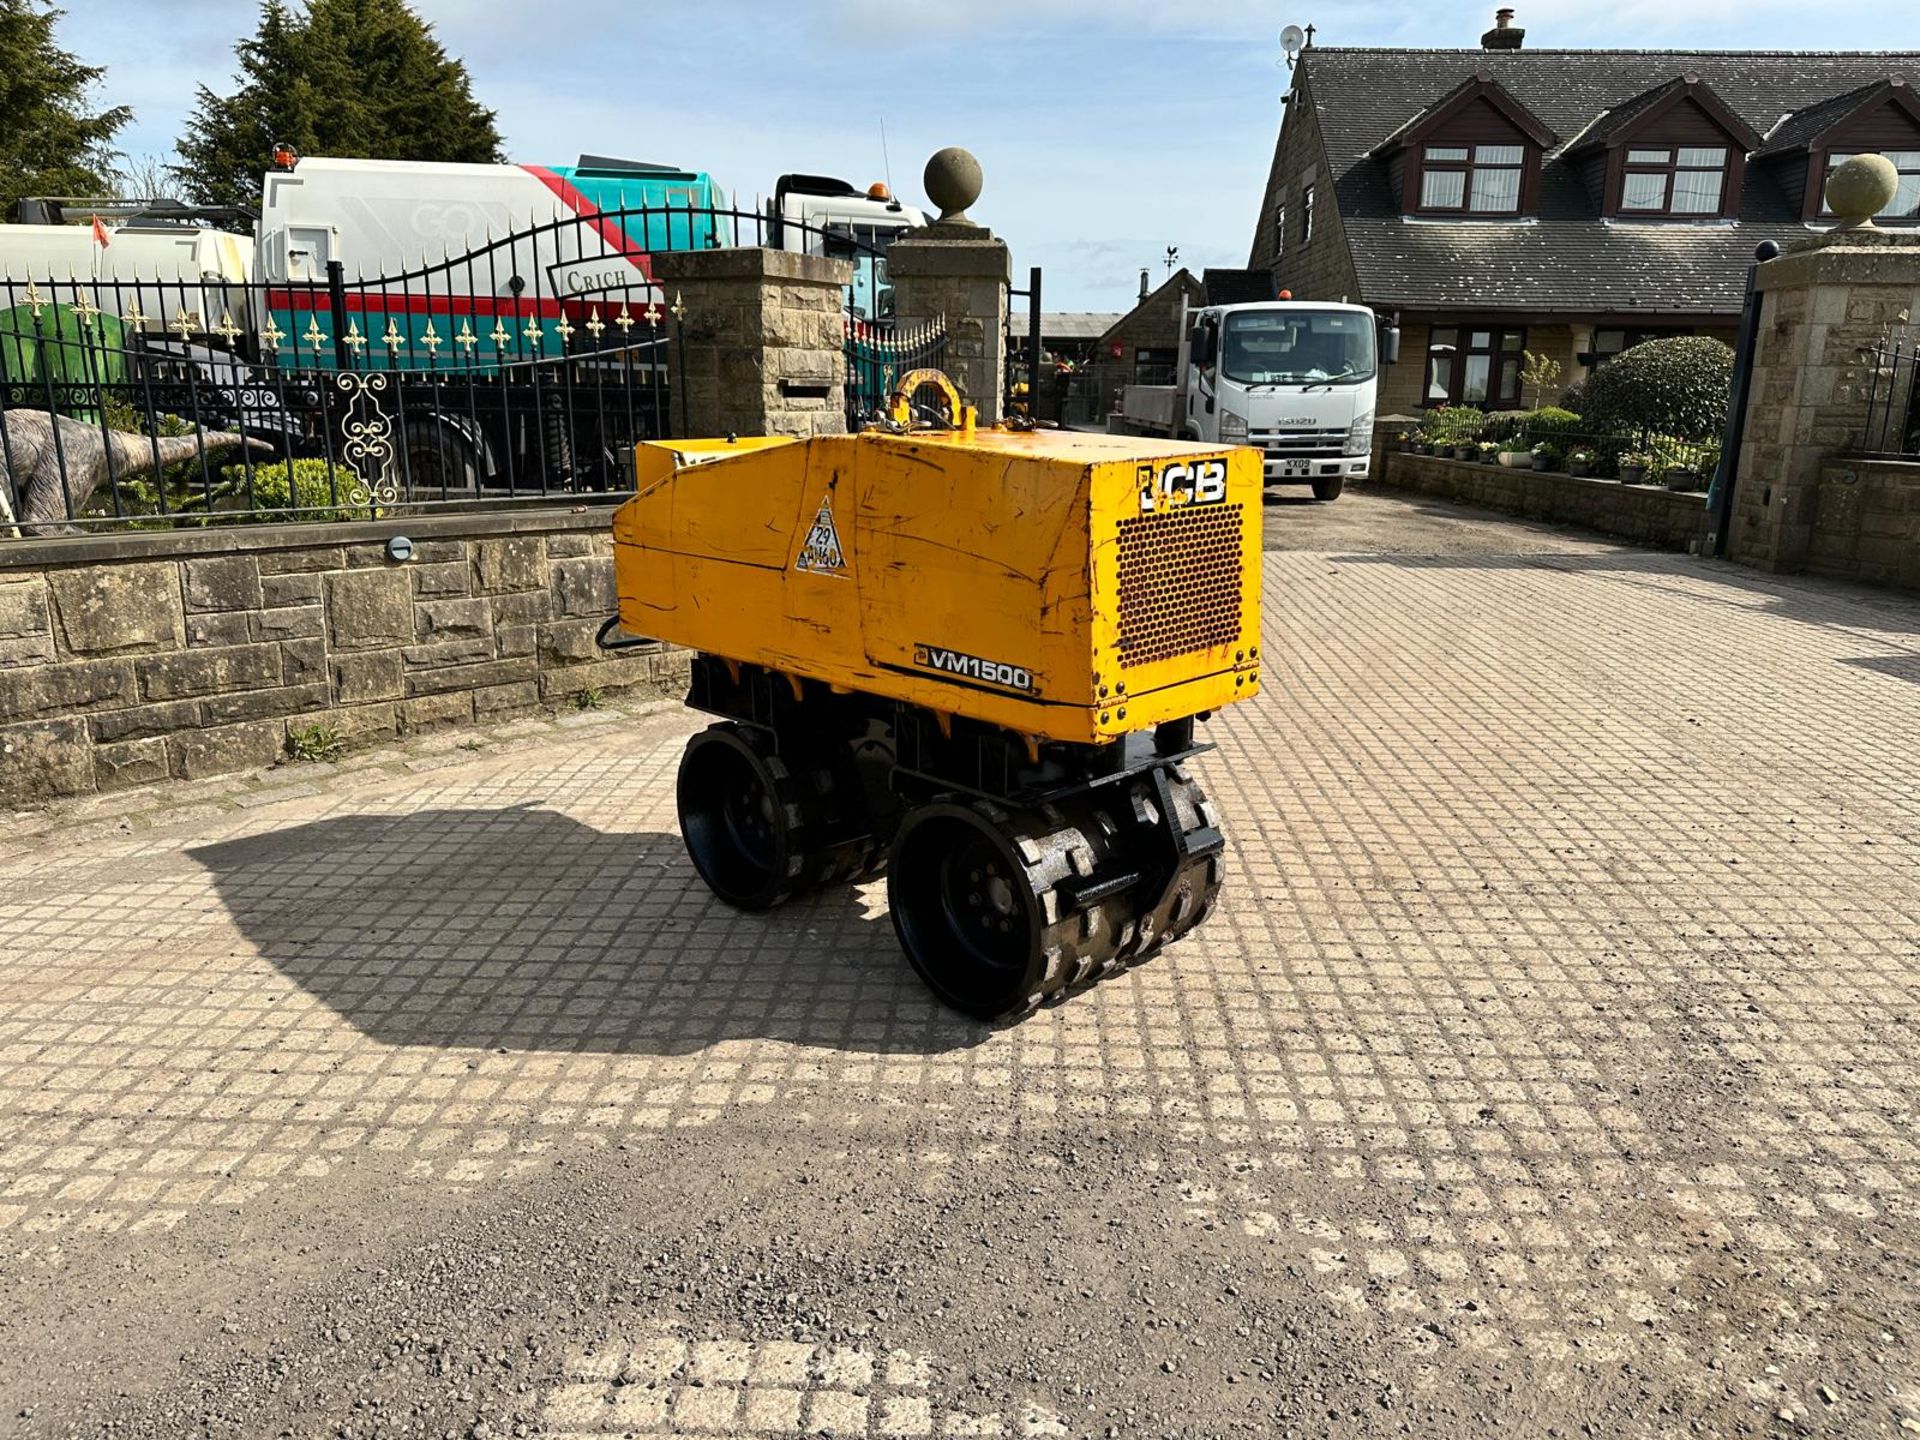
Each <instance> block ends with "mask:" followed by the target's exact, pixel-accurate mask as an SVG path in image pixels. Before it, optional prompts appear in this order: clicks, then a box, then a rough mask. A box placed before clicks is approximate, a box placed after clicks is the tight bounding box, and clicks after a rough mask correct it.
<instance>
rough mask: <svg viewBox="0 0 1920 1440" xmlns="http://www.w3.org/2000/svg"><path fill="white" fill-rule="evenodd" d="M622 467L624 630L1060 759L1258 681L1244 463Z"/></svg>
mask: <svg viewBox="0 0 1920 1440" xmlns="http://www.w3.org/2000/svg"><path fill="white" fill-rule="evenodd" d="M635 470H636V480H637V486H638V493H637V494H636V495H635V496H634V498H633V499H631V500H629V501H627V502H626V504H624V505H622V506H621V507H620V509H619V510H618V511H617V512H616V513H615V515H614V521H613V536H614V544H615V550H614V556H615V565H616V569H617V575H618V584H619V591H620V622H621V626H622V628H623V629H625V630H626V631H628V632H629V633H631V634H635V635H649V636H653V637H655V638H658V639H662V640H669V641H673V642H675V643H677V644H680V645H685V646H690V647H692V648H694V649H697V650H702V651H705V652H706V653H708V654H711V655H716V656H720V657H722V658H724V659H728V660H734V661H744V662H751V663H754V664H758V665H763V666H767V667H769V668H771V669H775V670H781V671H785V672H788V673H790V674H792V675H796V676H801V677H804V678H807V679H812V680H818V681H822V682H825V683H826V684H828V685H832V686H836V687H840V688H842V689H847V690H862V691H867V692H870V693H872V694H876V695H882V696H886V697H889V698H892V699H897V700H903V701H907V702H910V703H912V704H916V705H923V706H926V707H928V708H930V709H933V710H936V711H942V712H945V713H948V714H953V715H961V716H967V717H969V718H972V719H976V720H981V721H984V722H987V723H990V724H995V725H1001V726H1005V727H1007V728H1009V729H1011V730H1015V731H1018V732H1020V733H1022V734H1025V735H1029V736H1034V737H1037V738H1040V739H1045V740H1054V741H1070V742H1078V743H1082V744H1087V743H1099V742H1102V741H1106V740H1111V739H1115V738H1117V737H1119V736H1121V735H1124V734H1126V733H1128V732H1130V731H1135V730H1143V729H1149V728H1151V727H1153V726H1155V725H1158V724H1160V723H1161V722H1163V721H1168V720H1177V719H1182V718H1184V717H1186V716H1189V715H1194V714H1197V713H1199V712H1201V711H1206V710H1214V709H1218V708H1219V707H1220V706H1222V705H1225V704H1228V703H1230V702H1232V701H1234V700H1242V699H1245V698H1247V697H1248V696H1249V695H1251V694H1253V693H1255V691H1256V690H1257V687H1258V685H1259V683H1260V673H1259V672H1260V654H1259V645H1260V616H1259V608H1260V605H1259V602H1260V520H1261V486H1262V473H1261V460H1260V456H1259V455H1258V453H1257V452H1255V451H1253V450H1248V449H1244V448H1240V449H1221V448H1218V447H1208V446H1204V445H1193V444H1186V443H1183V442H1178V441H1155V440H1142V439H1138V438H1133V437H1123V436H1108V435H1088V434H1080V433H1076V432H1072V431H1060V430H1034V431H1006V430H980V431H973V432H963V431H954V432H932V433H917V434H910V435H895V434H887V433H882V432H868V433H866V434H862V435H849V436H820V437H816V438H813V439H810V440H793V439H782V438H768V439H746V440H738V441H728V440H697V441H661V442H656V443H651V444H646V445H642V446H640V447H639V448H638V450H637V451H636V455H635Z"/></svg>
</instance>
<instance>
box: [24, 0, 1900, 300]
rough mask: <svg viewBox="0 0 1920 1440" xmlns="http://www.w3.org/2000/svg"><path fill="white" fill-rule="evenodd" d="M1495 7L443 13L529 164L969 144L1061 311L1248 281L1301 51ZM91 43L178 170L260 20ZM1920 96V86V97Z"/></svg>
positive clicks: (69, 35) (1221, 1) (83, 35)
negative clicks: (1169, 260)
mask: <svg viewBox="0 0 1920 1440" xmlns="http://www.w3.org/2000/svg"><path fill="white" fill-rule="evenodd" d="M1495 3H1496V0H1477V3H1471V4H1463V3H1455V0H1444V3H1439V4H1386V3H1371V0H1346V3H1343V4H1340V5H1338V6H1334V5H1323V6H1320V7H1318V9H1317V13H1316V7H1315V5H1314V4H1313V3H1312V0H1281V3H1280V4H1279V5H1278V6H1274V5H1269V4H1258V5H1256V4H1251V3H1242V0H1214V3H1211V4H1195V3H1193V0H1187V3H1186V4H1182V3H1180V0H787V3H778V4H761V3H748V0H699V3H685V0H678V3H676V0H651V3H627V4H621V3H614V0H557V3H547V4H534V3H529V0H458V3H457V0H425V3H420V4H418V5H417V6H416V8H417V9H418V10H419V11H420V12H421V13H422V14H423V15H424V16H426V17H427V18H428V19H429V20H431V21H432V22H433V23H434V25H435V26H436V28H437V29H438V32H439V34H440V37H441V40H442V41H443V43H445V44H446V46H447V48H448V49H449V50H450V51H452V52H454V53H455V54H458V55H461V56H463V57H464V58H465V59H466V61H467V64H468V66H469V67H470V68H471V70H472V72H473V76H474V83H475V88H476V91H477V92H478V94H479V96H480V97H481V99H482V100H483V101H484V102H485V103H486V104H488V105H491V106H492V107H493V108H494V109H496V110H497V111H498V112H499V116H500V120H499V123H500V129H501V131H502V133H503V134H504V135H505V136H506V141H507V148H508V153H509V154H510V155H511V157H512V158H513V159H515V160H522V161H531V162H545V163H553V162H557V161H559V162H563V161H567V160H570V159H572V158H573V157H574V156H576V155H578V154H579V153H580V152H581V151H593V152H597V153H602V154H616V155H625V156H628V157H629V158H633V159H641V160H655V161H661V162H666V163H671V164H676V165H683V166H687V167H690V168H694V169H703V170H707V171H709V172H711V173H712V174H713V175H714V177H715V178H716V179H717V180H719V181H720V183H721V184H722V185H723V186H725V187H727V188H728V189H729V190H730V191H732V192H735V193H737V194H740V195H742V196H746V197H751V196H752V195H754V194H755V193H763V192H764V191H766V190H767V189H768V188H770V187H771V185H772V183H773V180H774V178H775V177H776V176H778V175H779V174H781V173H783V172H785V171H789V170H795V171H812V172H816V173H825V174H835V175H840V176H842V177H844V178H846V179H849V180H853V181H856V182H858V183H861V184H865V183H868V182H869V181H872V180H876V179H879V178H880V177H881V174H882V163H883V162H882V154H881V141H880V122H881V119H882V118H883V117H884V119H885V122H886V131H887V140H888V148H889V149H890V150H891V153H892V161H893V165H892V169H893V178H894V181H895V184H896V186H897V188H898V189H899V190H900V191H901V192H902V193H903V194H904V195H906V196H907V197H908V198H910V199H914V200H918V199H919V198H920V195H919V191H920V170H921V166H922V165H923V164H924V163H925V160H926V157H927V156H928V155H930V154H931V153H932V152H933V151H935V150H937V149H939V148H940V147H941V146H943V145H953V144H958V145H965V146H967V147H968V148H969V149H971V150H973V151H974V152H975V153H976V154H977V155H978V156H979V157H980V160H981V163H982V165H983V166H984V168H985V171H986V190H985V193H984V194H983V196H982V197H981V200H980V203H979V204H978V205H977V206H976V207H975V208H974V211H973V214H974V218H975V219H977V220H980V221H982V222H983V223H985V224H988V225H990V226H992V227H993V228H994V230H995V231H997V232H998V233H999V234H1001V235H1002V236H1004V237H1005V238H1006V239H1007V240H1008V241H1009V242H1010V243H1011V244H1012V246H1013V250H1014V257H1013V258H1014V264H1015V265H1016V267H1018V270H1019V273H1020V274H1021V275H1023V276H1024V274H1025V270H1026V267H1027V266H1029V265H1041V266H1043V267H1044V268H1045V271H1046V280H1045V293H1046V303H1047V308H1048V309H1050V310H1051V309H1089V310H1118V309H1124V308H1126V307H1127V306H1128V305H1129V304H1130V303H1131V301H1132V297H1133V294H1134V291H1135V289H1136V288H1137V286H1138V277H1139V272H1140V269H1141V268H1142V267H1143V266H1146V267H1151V269H1152V271H1153V274H1154V275H1155V276H1156V277H1158V276H1163V275H1164V274H1165V273H1166V271H1165V268H1164V266H1163V265H1162V263H1161V261H1162V257H1163V256H1164V253H1165V251H1166V247H1167V246H1169V245H1177V246H1178V247H1179V248H1180V256H1181V260H1182V261H1183V262H1184V263H1186V264H1189V265H1191V266H1193V267H1194V268H1195V269H1196V270H1197V269H1198V268H1199V267H1201V266H1203V265H1242V264H1245V263H1246V255H1247V248H1248V244H1249V241H1250V240H1251V238H1252V233H1253V219H1254V213H1255V211H1256V210H1257V209H1258V207H1259V203H1260V193H1261V189H1262V187H1263V185H1264V183H1265V180H1266V172H1267V165H1268V162H1269V160H1270V159H1271V157H1272V153H1273V142H1274V137H1275V135H1276V133H1277V131H1278V127H1279V121H1280V95H1281V93H1282V91H1283V90H1284V89H1285V86H1286V71H1285V68H1284V66H1283V65H1282V62H1281V56H1280V50H1279V44H1278V36H1279V32H1280V29H1281V27H1282V26H1284V25H1286V24H1287V23H1289V22H1295V23H1299V24H1303V25H1304V24H1306V23H1308V22H1310V21H1311V22H1314V23H1315V24H1316V25H1317V27H1318V40H1319V42H1320V43H1321V44H1325V45H1445V46H1459V45H1474V44H1477V43H1478V38H1479V35H1480V32H1481V31H1482V30H1484V29H1486V28H1487V27H1488V25H1489V24H1490V23H1491V22H1492V14H1493V9H1494V5H1495ZM1514 3H1515V4H1516V7H1517V8H1518V10H1519V12H1520V13H1519V17H1518V20H1517V21H1516V23H1518V24H1521V25H1524V26H1525V27H1526V28H1527V32H1528V43H1529V44H1530V45H1552V46H1563V45H1571V46H1579V45H1597V46H1609V47H1623V46H1628V45H1643V46H1646V47H1647V48H1661V49H1664V48H1685V47H1689V46H1697V47H1712V48H1750V49H1874V50H1886V49H1903V48H1904V49H1915V48H1920V7H1917V6H1914V5H1912V4H1911V3H1888V0H1825V3H1823V4H1822V5H1821V6H1820V7H1819V11H1818V23H1817V27H1816V26H1815V25H1814V24H1813V23H1812V22H1811V21H1810V20H1809V18H1808V12H1809V10H1810V9H1811V7H1809V6H1808V5H1806V4H1805V0H1610V3H1604V4H1595V3H1593V0H1549V3H1544V4H1536V5H1529V4H1528V3H1527V0H1514ZM67 8H68V14H67V17H66V20H65V21H64V23H63V26H62V30H61V35H62V40H63V43H65V45H66V46H67V47H68V48H69V49H72V50H75V51H77V52H78V53H79V54H81V55H82V56H84V57H85V58H86V59H88V60H89V61H92V62H93V63H96V64H103V65H105V66H107V67H108V75H107V79H106V83H105V86H104V87H103V91H102V98H103V99H110V100H111V101H113V102H115V103H125V104H130V105H132V106H133V107H134V109H135V112H136V119H135V123H134V124H133V125H132V126H131V127H129V129H128V131H127V132H126V133H125V134H124V136H123V144H124V147H125V148H126V150H127V151H128V152H129V153H130V154H132V155H136V156H137V155H163V156H164V155H167V154H170V152H171V150H172V147H173V141H174V138H175V136H176V134H177V133H178V130H179V126H180V121H181V119H182V117H183V116H184V115H185V114H186V112H187V111H188V110H189V109H190V108H191V104H192V97H193V92H194V87H195V86H196V85H197V84H202V83H205V84H209V85H211V86H213V87H214V88H215V89H223V88H225V86H226V85H227V83H228V77H229V76H230V74H231V72H232V47H233V42H234V40H235V39H236V38H237V37H238V36H240V35H241V34H242V33H246V32H250V31H251V30H252V28H253V25H254V21H255V18H256V16H257V14H258V7H257V5H256V4H254V3H252V0H68V7H67ZM1914 78H1915V79H1916V80H1920V77H1914Z"/></svg>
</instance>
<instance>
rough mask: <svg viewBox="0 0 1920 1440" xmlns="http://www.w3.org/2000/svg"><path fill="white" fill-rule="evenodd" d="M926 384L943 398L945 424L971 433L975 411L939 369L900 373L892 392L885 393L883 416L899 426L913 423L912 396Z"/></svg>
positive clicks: (904, 427) (907, 425) (905, 426)
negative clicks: (885, 400)
mask: <svg viewBox="0 0 1920 1440" xmlns="http://www.w3.org/2000/svg"><path fill="white" fill-rule="evenodd" d="M928 385H932V386H934V387H935V388H936V389H938V390H939V391H940V393H941V395H943V396H944V397H945V398H946V402H947V425H948V427H949V428H951V429H954V430H958V431H960V432H961V433H962V434H963V435H971V434H972V433H973V431H974V427H975V425H976V424H977V423H978V417H979V412H978V411H977V410H975V409H974V407H973V406H971V405H968V404H966V403H965V402H964V401H962V400H961V398H960V391H959V390H958V389H957V388H956V387H955V386H954V383H953V381H951V380H949V379H948V378H947V376H946V372H944V371H941V370H909V371H908V372H907V373H906V374H905V375H903V376H901V377H900V383H899V384H898V385H896V386H894V388H893V394H892V395H890V396H889V397H887V419H888V420H889V421H891V422H892V423H893V424H895V425H898V426H900V427H902V428H903V429H911V428H912V426H913V397H914V396H915V395H916V394H918V393H919V392H920V390H921V389H922V388H923V387H925V386H928Z"/></svg>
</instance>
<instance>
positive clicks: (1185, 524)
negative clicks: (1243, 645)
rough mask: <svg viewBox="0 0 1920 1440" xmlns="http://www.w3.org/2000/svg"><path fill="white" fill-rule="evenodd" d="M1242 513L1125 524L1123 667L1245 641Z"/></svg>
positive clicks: (1209, 511)
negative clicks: (1242, 629)
mask: <svg viewBox="0 0 1920 1440" xmlns="http://www.w3.org/2000/svg"><path fill="white" fill-rule="evenodd" d="M1240 511H1241V507H1240V506H1238V505H1209V506H1204V507H1200V508H1196V509H1188V510H1173V511H1169V512H1168V513H1166V514H1163V515H1137V516H1134V517H1132V518H1130V519H1126V520H1122V521H1121V522H1120V525H1119V529H1120V663H1121V664H1122V665H1124V666H1127V667H1129V668H1131V667H1132V666H1135V665H1147V664H1151V663H1152V662H1153V661H1155V660H1170V659H1172V658H1173V657H1174V656H1176V655H1191V654H1192V653H1193V652H1194V651H1196V650H1207V649H1211V648H1212V647H1213V646H1215V645H1230V644H1232V643H1233V642H1234V641H1235V640H1237V639H1238V638H1239V637H1240V524H1241V515H1240Z"/></svg>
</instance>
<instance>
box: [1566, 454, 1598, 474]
mask: <svg viewBox="0 0 1920 1440" xmlns="http://www.w3.org/2000/svg"><path fill="white" fill-rule="evenodd" d="M1567 473H1568V474H1569V475H1591V474H1592V473H1593V451H1591V450H1575V451H1574V452H1573V453H1572V454H1571V455H1569V456H1567Z"/></svg>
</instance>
